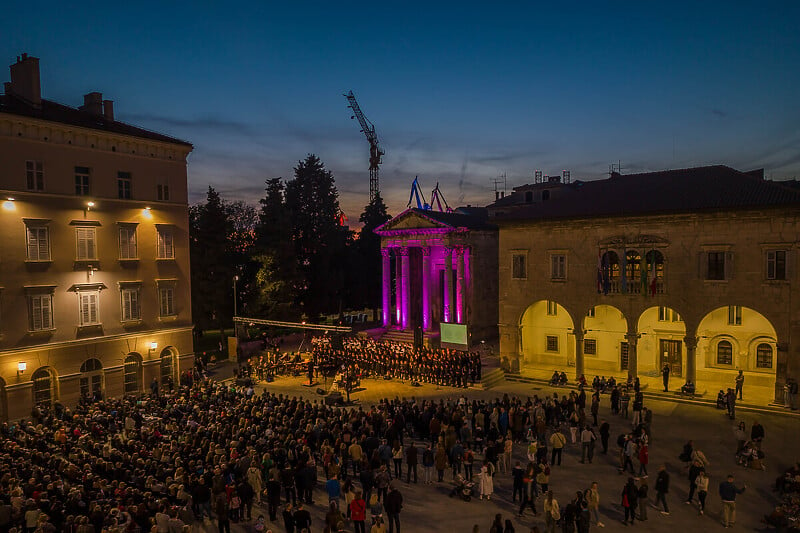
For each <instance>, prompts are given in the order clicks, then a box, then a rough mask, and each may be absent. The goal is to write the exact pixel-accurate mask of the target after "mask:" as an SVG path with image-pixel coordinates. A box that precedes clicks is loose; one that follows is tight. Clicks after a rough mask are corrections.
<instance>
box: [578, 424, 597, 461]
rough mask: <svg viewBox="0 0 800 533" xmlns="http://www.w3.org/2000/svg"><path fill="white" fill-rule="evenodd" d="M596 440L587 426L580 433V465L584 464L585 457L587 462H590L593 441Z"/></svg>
mask: <svg viewBox="0 0 800 533" xmlns="http://www.w3.org/2000/svg"><path fill="white" fill-rule="evenodd" d="M596 438H597V437H595V435H594V431H592V430H591V428H589V426H585V427H584V428H583V431H581V464H584V463H586V458H587V455H588V458H589V462H590V463H591V462H592V455H593V454H592V449H593V448H594V441H595V439H596Z"/></svg>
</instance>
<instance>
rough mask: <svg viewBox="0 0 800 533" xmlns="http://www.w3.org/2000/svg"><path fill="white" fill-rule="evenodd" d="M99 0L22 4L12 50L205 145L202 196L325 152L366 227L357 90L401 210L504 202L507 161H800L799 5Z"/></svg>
mask: <svg viewBox="0 0 800 533" xmlns="http://www.w3.org/2000/svg"><path fill="white" fill-rule="evenodd" d="M83 4H84V5H83V7H81V8H74V7H72V6H71V5H70V3H67V2H53V3H42V2H16V3H15V4H14V8H13V9H6V10H4V12H3V17H2V18H0V64H2V65H10V64H11V63H13V62H14V60H15V58H16V56H17V55H18V54H20V53H22V52H28V53H29V54H31V55H35V56H37V57H39V58H41V69H42V90H43V95H44V97H45V98H48V99H51V100H56V101H59V102H61V103H65V104H68V105H74V106H77V105H80V104H81V103H82V95H83V94H84V93H87V92H90V91H93V90H97V91H101V92H102V93H103V95H104V98H109V99H112V100H114V101H115V112H116V116H117V119H119V120H122V121H125V122H130V123H132V124H135V125H139V126H142V127H145V128H149V129H153V130H156V131H159V132H163V133H166V134H170V135H174V136H176V137H179V138H181V139H185V140H188V141H190V142H192V143H193V144H194V145H195V151H194V152H193V154H192V155H191V156H190V159H189V187H190V191H191V197H190V200H192V201H195V200H198V199H200V198H201V197H202V196H203V194H204V192H205V189H206V187H207V185H208V184H211V185H213V186H214V187H216V188H217V190H219V191H220V192H221V193H222V194H223V196H224V197H225V198H227V199H245V200H251V201H255V200H256V199H257V198H260V197H261V196H262V193H263V185H264V179H265V178H268V177H276V176H283V177H287V178H288V177H291V175H292V167H293V166H294V165H295V164H296V162H297V161H298V160H299V159H302V158H304V157H305V155H306V154H307V153H309V152H311V153H315V154H317V155H318V156H319V157H320V158H321V159H322V161H323V162H324V163H325V164H326V166H327V167H328V168H329V169H330V170H332V171H333V173H334V175H335V177H336V182H337V186H338V189H339V192H340V197H341V203H342V207H343V209H344V210H345V212H346V214H347V215H348V216H349V217H350V220H351V223H354V222H355V221H356V220H357V219H358V215H359V213H360V212H361V210H362V208H363V206H364V205H365V204H366V203H367V201H368V196H369V194H368V193H369V183H368V182H369V179H368V171H367V169H368V155H369V147H368V144H367V141H366V139H365V138H364V137H363V135H362V134H361V133H359V127H358V124H357V122H356V121H355V120H350V115H351V113H350V110H349V109H347V108H346V105H347V102H346V100H345V98H344V97H343V96H342V94H343V93H345V92H346V91H348V90H350V89H352V90H353V91H354V92H355V94H356V96H357V98H358V100H359V103H360V104H361V107H362V109H363V110H364V112H365V113H366V115H367V117H368V118H369V119H370V120H371V121H372V122H373V123H374V124H375V125H376V129H377V132H378V135H379V137H380V139H381V143H382V145H383V147H384V149H385V150H386V156H385V157H384V164H383V165H382V166H381V190H382V194H383V196H384V198H385V199H386V202H387V205H388V206H389V210H390V212H391V213H392V214H397V213H398V212H400V211H401V210H402V209H404V208H405V205H406V202H407V201H408V194H409V188H410V185H411V181H412V180H413V178H414V176H415V175H419V177H420V182H421V183H422V185H423V189H424V191H425V194H426V195H428V194H429V192H430V190H431V189H432V188H433V186H434V185H435V184H436V182H437V181H438V182H439V183H440V188H441V189H442V191H443V192H444V194H445V197H446V198H447V200H448V201H449V202H450V204H451V205H461V204H466V203H471V204H481V205H485V204H487V203H489V202H490V201H491V200H492V199H493V197H494V194H493V192H492V191H493V184H492V183H491V180H493V179H494V178H496V177H497V176H499V175H500V174H502V173H505V174H506V175H507V177H508V186H509V189H510V188H511V187H512V186H516V185H521V184H524V183H528V182H531V181H532V176H533V172H534V170H535V169H541V170H543V171H544V174H545V175H547V174H557V173H560V171H561V170H562V169H569V170H571V172H572V178H573V179H597V178H601V177H604V176H605V175H606V174H607V172H608V168H609V165H610V164H611V163H612V162H613V163H616V162H617V161H621V162H622V167H623V172H625V173H630V172H635V171H646V170H659V169H665V168H680V167H687V166H696V165H704V164H716V163H722V164H727V165H730V166H733V167H735V168H740V169H743V170H749V169H752V168H759V167H764V168H765V169H766V175H767V177H771V178H772V179H786V178H792V177H800V106H798V98H797V95H798V94H800V31H798V25H797V24H798V20H800V2H796V1H785V2H770V1H766V2H738V1H733V2H731V1H727V2H716V1H709V2H685V3H683V2H677V1H676V2H660V3H654V2H621V1H613V2H591V3H588V2H587V3H583V2H572V3H570V4H559V3H557V2H546V3H544V2H542V3H539V2H508V3H502V2H501V3H497V4H492V3H487V2H475V3H473V2H425V3H423V2H408V1H407V2H363V3H355V2H330V1H326V2H313V3H310V2H291V1H281V2H273V1H266V2H265V1H261V2H230V3H226V4H223V3H221V2H204V1H195V2H186V3H180V2H163V1H162V2H117V3H115V4H111V3H99V2H98V3H94V2H87V3H83ZM537 4H547V5H541V6H539V5H537ZM656 4H657V5H656ZM562 6H563V7H562ZM2 61H5V63H2ZM2 72H3V75H2V76H0V79H2V80H8V79H9V75H8V70H3V71H2Z"/></svg>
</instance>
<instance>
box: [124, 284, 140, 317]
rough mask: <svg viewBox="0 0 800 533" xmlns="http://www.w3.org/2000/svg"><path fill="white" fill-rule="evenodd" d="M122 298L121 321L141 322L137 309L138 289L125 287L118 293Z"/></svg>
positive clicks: (138, 309)
mask: <svg viewBox="0 0 800 533" xmlns="http://www.w3.org/2000/svg"><path fill="white" fill-rule="evenodd" d="M120 296H121V298H122V321H123V322H129V321H133V320H141V318H142V313H141V310H140V308H139V287H138V286H136V287H126V288H123V289H122V290H121V291H120Z"/></svg>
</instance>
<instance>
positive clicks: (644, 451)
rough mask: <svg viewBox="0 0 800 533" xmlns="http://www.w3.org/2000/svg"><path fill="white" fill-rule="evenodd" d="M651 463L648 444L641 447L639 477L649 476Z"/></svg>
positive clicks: (642, 444)
mask: <svg viewBox="0 0 800 533" xmlns="http://www.w3.org/2000/svg"><path fill="white" fill-rule="evenodd" d="M649 462H650V449H649V446H647V443H646V442H643V443H641V444H640V445H639V475H640V476H642V475H645V476H646V475H647V464H648V463H649Z"/></svg>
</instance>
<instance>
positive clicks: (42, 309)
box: [28, 294, 53, 331]
mask: <svg viewBox="0 0 800 533" xmlns="http://www.w3.org/2000/svg"><path fill="white" fill-rule="evenodd" d="M28 328H29V329H30V330H31V331H46V330H49V329H53V295H52V294H31V295H29V296H28Z"/></svg>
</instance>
